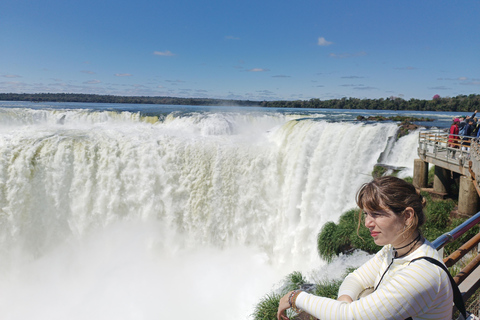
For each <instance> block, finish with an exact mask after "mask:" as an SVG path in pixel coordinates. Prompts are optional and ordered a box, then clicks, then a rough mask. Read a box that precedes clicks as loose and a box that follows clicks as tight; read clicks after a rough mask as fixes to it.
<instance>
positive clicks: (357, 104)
mask: <svg viewBox="0 0 480 320" xmlns="http://www.w3.org/2000/svg"><path fill="white" fill-rule="evenodd" d="M0 100H3V101H34V102H45V101H51V102H96V103H134V104H137V103H141V104H171V105H194V106H260V107H266V108H312V109H319V108H321V109H328V108H330V109H367V110H412V111H456V112H472V110H476V109H479V108H480V95H478V94H470V95H468V96H467V95H458V96H456V97H444V98H440V97H438V98H435V99H432V100H419V99H410V100H404V99H402V98H398V97H390V98H386V99H384V98H380V99H358V98H342V99H331V100H320V99H310V100H296V101H250V100H227V99H208V98H176V97H145V96H140V97H139V96H131V97H130V96H112V95H95V94H77V93H0ZM392 120H393V119H392ZM393 121H403V120H393Z"/></svg>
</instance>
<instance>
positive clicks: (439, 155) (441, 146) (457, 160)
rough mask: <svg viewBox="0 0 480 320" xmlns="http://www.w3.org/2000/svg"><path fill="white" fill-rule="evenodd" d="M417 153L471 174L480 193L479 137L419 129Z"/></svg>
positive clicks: (450, 167) (463, 172)
mask: <svg viewBox="0 0 480 320" xmlns="http://www.w3.org/2000/svg"><path fill="white" fill-rule="evenodd" d="M418 155H419V156H420V157H421V158H422V157H423V158H426V157H428V158H430V159H434V160H438V161H441V162H442V163H444V164H445V165H448V167H449V169H454V168H455V167H456V168H457V169H458V170H456V171H457V172H461V173H462V174H467V175H468V176H471V177H472V179H473V182H474V185H475V187H476V189H477V192H478V193H479V195H480V139H479V138H475V137H465V136H461V135H456V134H449V133H448V132H446V131H445V130H439V129H437V130H426V131H420V133H419V135H418Z"/></svg>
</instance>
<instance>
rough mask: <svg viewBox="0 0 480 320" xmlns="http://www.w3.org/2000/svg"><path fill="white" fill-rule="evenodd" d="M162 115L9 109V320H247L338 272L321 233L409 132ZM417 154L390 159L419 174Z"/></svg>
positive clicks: (3, 257) (4, 233)
mask: <svg viewBox="0 0 480 320" xmlns="http://www.w3.org/2000/svg"><path fill="white" fill-rule="evenodd" d="M60 119H62V121H59V120H60ZM156 120H157V118H148V117H143V116H141V115H140V114H139V113H132V112H115V111H101V110H100V111H98V110H97V111H91V110H82V109H61V110H59V109H47V108H44V109H36V110H34V109H26V108H3V109H0V123H1V126H2V127H1V129H0V232H1V233H0V310H2V311H1V313H2V318H3V319H31V318H35V319H110V318H114V317H115V318H117V319H170V318H175V319H187V318H190V317H200V318H209V319H246V318H247V317H248V315H249V314H250V313H251V312H252V308H253V306H254V304H255V303H256V301H257V300H258V299H259V298H260V297H261V296H262V295H263V294H265V293H267V292H268V291H269V290H270V289H271V287H272V285H274V284H275V282H276V281H278V280H279V278H280V277H283V276H285V275H286V274H287V273H288V272H291V271H292V270H311V269H313V268H315V267H317V266H319V265H321V264H323V262H321V261H320V260H319V258H318V256H317V250H316V236H317V233H318V231H319V230H320V228H321V227H322V225H323V224H324V223H325V222H327V221H332V220H333V221H336V220H337V219H338V218H339V216H340V215H341V214H342V213H343V212H344V211H346V210H347V209H350V208H352V207H354V195H355V192H356V190H357V189H358V187H359V186H360V185H361V184H362V183H364V182H366V181H369V180H370V176H369V175H370V173H371V171H372V168H373V165H374V164H375V163H376V161H377V159H378V158H379V155H380V154H381V153H382V151H384V150H385V148H386V145H387V140H388V137H390V136H392V135H393V134H394V133H395V132H396V130H397V126H396V125H395V124H393V123H385V124H370V125H365V124H361V123H352V122H328V121H325V120H322V118H319V116H318V115H317V116H314V117H310V118H308V117H305V115H302V114H300V113H298V114H290V115H286V114H282V113H275V112H270V113H267V112H254V113H249V112H242V111H238V112H234V111H232V112H212V111H209V112H189V113H170V114H168V115H166V116H164V117H160V121H156ZM408 137H409V136H407V137H404V138H402V139H405V140H407V139H409V138H408ZM399 141H400V140H399ZM409 141H410V140H409ZM407 146H408V147H410V144H408V143H407ZM415 152H416V150H415V149H412V150H405V149H404V147H402V150H396V146H393V148H392V150H391V152H390V153H389V154H390V155H389V156H390V157H392V159H393V160H392V161H396V162H398V163H400V162H402V161H407V160H408V159H412V163H409V164H408V165H407V166H412V165H413V157H414V155H415ZM402 164H403V163H402Z"/></svg>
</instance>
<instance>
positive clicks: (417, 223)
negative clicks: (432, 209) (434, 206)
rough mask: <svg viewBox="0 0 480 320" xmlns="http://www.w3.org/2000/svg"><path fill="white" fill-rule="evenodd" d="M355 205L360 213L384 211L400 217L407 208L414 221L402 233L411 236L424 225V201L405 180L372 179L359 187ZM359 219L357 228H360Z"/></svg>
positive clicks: (390, 177) (393, 178) (394, 178)
mask: <svg viewBox="0 0 480 320" xmlns="http://www.w3.org/2000/svg"><path fill="white" fill-rule="evenodd" d="M356 201H357V205H358V207H359V208H360V209H362V211H370V212H378V211H382V210H385V209H389V210H391V211H393V213H395V214H396V215H402V214H403V212H404V211H405V209H406V208H407V207H410V208H412V209H413V210H414V213H415V214H414V220H413V223H412V224H411V225H408V226H406V229H405V231H404V233H405V234H406V235H409V234H411V233H412V232H414V231H415V230H418V229H419V228H420V227H421V226H422V225H423V224H424V223H425V214H424V213H423V207H424V206H425V199H424V198H423V197H422V196H421V195H420V191H419V190H417V189H416V188H415V187H414V186H413V185H412V184H410V183H408V182H406V181H405V180H402V179H399V178H396V177H392V176H385V177H380V178H376V179H373V180H372V181H370V182H368V183H365V184H364V185H362V187H360V189H359V190H358V192H357V196H356ZM360 221H361V219H359V226H360Z"/></svg>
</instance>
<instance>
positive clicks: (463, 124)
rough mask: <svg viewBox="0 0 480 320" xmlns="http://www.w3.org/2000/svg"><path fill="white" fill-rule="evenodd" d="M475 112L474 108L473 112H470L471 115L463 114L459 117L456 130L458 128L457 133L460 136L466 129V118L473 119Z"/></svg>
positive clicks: (463, 134)
mask: <svg viewBox="0 0 480 320" xmlns="http://www.w3.org/2000/svg"><path fill="white" fill-rule="evenodd" d="M476 114H477V110H475V112H474V113H473V114H472V116H471V117H470V116H463V117H460V123H459V124H458V130H459V134H460V135H461V136H465V135H466V134H465V129H466V126H467V124H468V119H470V118H471V119H473V118H475V115H476Z"/></svg>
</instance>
